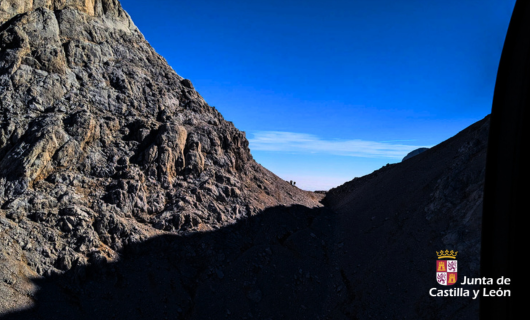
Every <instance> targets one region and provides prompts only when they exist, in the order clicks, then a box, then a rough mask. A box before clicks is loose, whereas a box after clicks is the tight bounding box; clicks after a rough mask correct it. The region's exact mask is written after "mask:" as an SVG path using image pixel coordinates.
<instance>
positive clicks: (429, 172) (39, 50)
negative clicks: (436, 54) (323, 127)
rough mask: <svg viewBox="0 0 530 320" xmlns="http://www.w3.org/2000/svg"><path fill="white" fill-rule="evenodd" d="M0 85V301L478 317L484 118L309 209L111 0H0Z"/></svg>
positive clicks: (42, 308) (120, 313)
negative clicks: (446, 279)
mask: <svg viewBox="0 0 530 320" xmlns="http://www.w3.org/2000/svg"><path fill="white" fill-rule="evenodd" d="M0 103H1V105H0V110H1V112H2V114H1V120H0V316H1V317H2V319H113V318H117V319H149V318H153V319H166V318H167V319H219V318H223V319H224V318H227V319H369V318H373V319H384V318H385V317H387V318H395V319H405V318H407V319H445V318H447V319H449V318H451V319H453V318H465V319H472V318H477V309H478V300H472V299H471V298H456V299H445V298H433V297H430V296H429V294H428V291H429V289H430V288H432V287H437V284H436V280H435V270H434V261H435V260H436V258H437V257H436V253H435V251H438V250H441V249H449V250H455V251H458V252H459V254H458V261H459V268H460V270H459V277H460V276H463V275H465V276H467V277H474V276H478V266H479V260H478V257H479V245H480V224H481V221H480V217H481V206H482V189H483V183H484V168H485V153H486V146H487V135H488V128H489V118H486V119H484V120H482V121H479V122H477V123H476V124H474V125H472V126H470V127H469V128H467V129H465V130H463V131H462V132H460V133H459V134H458V135H456V136H455V137H453V138H451V139H449V140H447V141H445V142H443V143H441V144H440V145H438V146H435V147H433V148H431V149H429V150H427V151H425V152H423V153H421V154H418V155H416V156H414V157H412V158H410V159H408V160H407V161H403V162H402V163H398V164H393V165H388V166H385V167H383V168H381V169H380V170H377V171H375V172H374V173H372V174H370V175H367V176H364V177H361V178H357V179H354V180H352V181H350V182H348V183H346V184H344V185H342V186H340V187H337V188H335V189H332V190H330V191H329V192H328V193H327V195H326V198H325V199H324V201H323V202H324V203H325V205H326V206H325V207H323V206H322V205H321V204H320V203H319V202H318V200H319V199H320V198H321V197H322V195H317V194H313V193H309V192H304V191H301V190H299V189H297V188H296V187H294V186H291V185H290V184H289V183H287V182H285V181H282V180H281V179H279V178H278V177H276V176H275V175H274V174H272V173H270V172H269V171H267V170H266V169H264V168H262V167H261V166H260V165H258V164H256V163H255V161H254V160H253V159H252V156H251V154H250V151H249V149H248V142H247V140H246V139H245V136H244V133H242V132H240V131H238V130H237V129H236V128H235V127H234V126H233V125H232V124H231V123H230V122H227V121H225V120H224V119H223V118H222V116H221V115H220V114H219V113H218V112H217V111H216V110H215V109H214V108H212V107H210V106H208V105H207V104H206V102H205V101H204V100H203V99H202V98H201V96H200V95H199V94H198V93H197V92H196V91H195V90H194V89H193V85H192V84H191V82H190V81H189V80H186V79H183V78H181V77H180V76H178V75H177V74H176V73H175V72H174V71H173V70H172V69H171V68H170V67H169V66H168V65H167V63H166V62H165V61H164V59H163V58H161V57H160V56H159V55H157V54H156V53H155V52H154V50H153V49H152V48H151V47H150V46H149V44H148V43H147V42H146V41H145V39H144V38H143V36H142V35H141V33H140V32H139V31H138V30H137V28H136V27H135V26H134V24H133V23H132V22H131V20H130V18H129V16H128V15H127V13H126V12H125V11H124V10H123V9H122V8H121V6H120V4H119V3H118V2H117V1H116V0H94V1H92V0H47V1H44V0H43V1H38V0H33V1H32V0H7V1H3V0H2V1H0ZM319 197H320V198H319ZM204 231H207V232H204Z"/></svg>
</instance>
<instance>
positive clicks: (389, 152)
mask: <svg viewBox="0 0 530 320" xmlns="http://www.w3.org/2000/svg"><path fill="white" fill-rule="evenodd" d="M249 141H250V150H259V151H279V152H295V153H319V154H331V155H339V156H349V157H364V158H392V159H402V158H403V157H404V156H406V155H407V153H409V152H410V151H412V150H415V149H418V148H421V147H424V146H413V145H406V144H397V143H396V144H394V143H389V142H377V141H366V140H359V139H355V140H324V139H321V138H319V137H317V136H315V135H312V134H306V133H295V132H283V131H258V132H254V137H253V138H252V139H249Z"/></svg>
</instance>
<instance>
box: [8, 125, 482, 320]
mask: <svg viewBox="0 0 530 320" xmlns="http://www.w3.org/2000/svg"><path fill="white" fill-rule="evenodd" d="M488 126H489V119H488V118H486V119H484V120H482V121H480V122H478V123H476V124H474V125H472V126H470V127H469V128H467V129H465V130H464V131H462V132H461V133H459V134H458V135H456V136H455V137H453V138H451V139H449V140H448V141H445V142H443V143H441V144H440V145H438V146H436V147H434V148H432V149H431V150H429V151H427V152H425V153H423V154H421V155H418V156H417V157H414V158H413V159H410V161H407V162H405V163H400V164H395V165H389V166H386V167H383V168H382V169H380V170H378V171H376V172H374V173H372V174H370V175H368V176H365V177H362V178H359V179H354V180H353V181H351V182H348V183H346V184H345V185H343V186H341V187H338V188H336V189H332V190H331V191H330V192H329V193H328V194H327V197H326V202H327V203H328V205H329V206H330V207H331V208H333V209H334V210H335V211H332V210H331V209H330V208H326V207H324V208H313V209H310V208H307V207H303V206H296V205H295V206H291V207H283V206H277V207H271V208H268V209H266V210H265V211H264V212H262V213H261V214H259V215H255V216H251V217H248V218H245V219H243V220H239V221H238V222H237V223H236V224H233V225H229V226H226V227H223V228H220V229H218V230H215V231H210V232H205V233H193V234H190V235H187V236H182V235H180V236H179V235H162V236H159V237H156V238H151V239H149V240H146V241H141V242H136V243H131V244H127V245H125V246H124V247H123V250H122V253H121V254H120V256H119V259H118V260H117V261H115V262H113V261H110V260H109V259H108V258H107V257H106V256H105V255H103V254H101V253H100V252H94V253H93V254H92V255H89V256H88V261H86V262H85V261H83V260H79V261H73V262H71V263H72V267H71V268H70V269H69V270H68V271H66V272H65V273H62V274H53V275H46V276H44V277H40V278H37V279H28V278H25V277H22V276H20V275H18V276H12V277H11V278H6V279H7V280H4V283H6V281H11V282H13V281H16V283H15V284H11V285H10V286H11V287H14V286H18V287H17V288H18V289H17V290H19V291H20V292H22V290H26V291H24V292H27V294H26V297H27V298H26V299H27V300H28V301H29V303H30V304H28V307H29V306H30V305H32V307H31V308H29V309H28V310H21V311H18V312H14V313H11V314H9V315H5V316H4V317H3V318H2V319H63V318H77V319H94V318H105V319H112V318H128V319H145V318H152V319H160V318H162V319H164V318H168V319H370V318H372V319H385V318H391V319H454V318H459V319H477V318H478V303H479V301H478V300H472V298H465V297H460V298H433V297H430V296H429V293H428V292H429V289H430V288H433V287H437V288H442V287H441V286H439V285H438V284H437V283H436V279H435V270H434V264H435V261H436V258H437V257H436V253H435V251H439V250H442V249H449V250H457V251H458V252H459V253H458V261H459V268H460V270H459V277H460V279H459V281H460V280H461V279H462V278H461V277H463V276H464V275H465V276H467V277H477V276H478V266H479V260H478V257H479V244H480V232H479V230H480V214H481V209H480V208H481V205H482V183H483V179H484V166H485V162H484V159H485V158H484V156H485V151H486V142H487V141H486V137H487V133H488ZM0 221H1V222H2V223H3V225H6V226H8V228H10V229H11V230H15V229H16V227H17V225H16V223H15V222H13V221H12V220H8V219H5V218H3V219H0ZM5 248H7V247H5ZM14 248H15V250H16V246H14ZM4 251H5V249H4ZM62 261H64V263H70V262H69V261H68V260H67V259H63V260H62ZM12 266H15V267H17V266H20V268H19V269H20V270H21V271H20V272H21V273H22V272H24V270H23V268H24V266H25V265H24V263H22V262H19V263H18V264H17V262H16V261H14V262H13V264H12ZM10 279H11V280H10ZM13 279H14V280H13ZM37 286H38V288H37ZM468 288H469V287H468Z"/></svg>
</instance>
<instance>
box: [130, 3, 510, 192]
mask: <svg viewBox="0 0 530 320" xmlns="http://www.w3.org/2000/svg"><path fill="white" fill-rule="evenodd" d="M121 3H122V5H123V7H124V9H125V10H126V11H127V12H128V13H129V14H130V15H131V17H132V19H133V21H134V22H135V24H136V25H137V26H138V28H139V29H140V31H141V32H142V33H143V34H144V36H145V38H146V39H147V41H149V43H150V44H151V45H152V46H153V47H154V49H155V50H156V51H157V52H158V53H159V54H160V55H162V56H163V57H164V58H165V59H166V60H167V61H168V63H169V64H170V65H171V66H172V67H173V69H174V70H175V71H176V72H177V73H178V74H179V75H180V76H182V77H184V78H187V79H190V80H191V81H192V83H193V84H194V86H195V88H196V90H197V91H198V92H199V93H200V94H201V95H202V96H203V97H204V99H205V100H206V102H208V104H209V105H211V106H215V107H216V108H217V109H218V110H219V111H220V112H221V114H222V115H223V116H224V118H225V119H226V120H228V121H232V122H233V123H234V124H235V126H236V127H237V128H238V129H240V130H242V131H245V132H246V134H247V138H248V139H249V141H250V149H251V152H252V155H253V157H254V158H255V160H256V161H257V162H258V163H260V164H262V165H263V166H265V167H266V168H267V169H269V170H271V171H272V172H274V173H275V174H277V175H278V176H280V177H281V178H283V179H285V180H294V181H296V184H297V186H298V187H300V188H302V189H305V190H327V189H329V188H332V187H336V186H338V185H340V184H342V183H344V182H346V181H349V180H351V179H353V178H355V177H359V176H363V175H366V174H369V173H371V172H372V171H374V170H377V169H379V168H380V167H382V166H383V165H386V164H387V163H396V162H400V161H401V159H402V158H403V157H404V156H405V155H406V154H407V153H408V152H410V151H412V150H414V149H416V148H419V147H432V146H434V145H436V144H438V143H440V142H442V141H444V140H447V139H448V138H450V137H452V136H454V135H455V134H457V133H458V132H459V131H461V130H463V129H465V128H466V127H467V126H469V125H471V124H472V123H474V122H476V121H478V120H480V119H482V118H484V117H485V116H486V115H487V114H489V113H490V111H491V103H492V98H493V89H494V85H495V78H496V74H497V67H498V62H499V59H500V55H501V51H502V46H503V43H504V37H505V35H506V31H507V28H508V24H509V20H510V17H511V13H512V10H513V7H514V5H515V0H510V1H500V0H485V1H476V0H470V1H466V2H462V1H453V0H451V1H445V2H439V3H432V2H425V1H421V0H409V1H402V2H400V3H396V2H395V1H389V0H374V1H370V2H361V1H331V2H325V3H323V2H317V1H303V2H302V1H281V2H280V1H276V0H274V1H268V2H267V3H247V2H244V1H224V2H222V3H221V2H215V1H204V0H203V1H195V2H186V3H184V2H183V3H174V2H172V1H151V2H149V3H146V2H144V1H138V0H122V1H121Z"/></svg>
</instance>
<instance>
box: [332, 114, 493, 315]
mask: <svg viewBox="0 0 530 320" xmlns="http://www.w3.org/2000/svg"><path fill="white" fill-rule="evenodd" d="M488 132H489V116H487V117H486V118H485V119H483V120H481V121H479V122H477V123H475V124H473V125H471V126H470V127H468V128H466V129H465V130H463V131H462V132H460V133H459V134H457V135H456V136H454V137H452V138H451V139H449V140H447V141H444V142H443V143H440V144H439V145H437V146H435V147H433V148H431V149H429V150H426V151H425V152H423V153H421V154H418V155H416V156H414V157H412V158H410V159H407V161H403V162H402V163H399V164H393V165H387V166H385V167H383V168H381V169H379V170H377V171H375V172H373V173H372V174H369V175H367V176H364V177H361V178H357V179H354V180H352V181H350V182H347V183H345V184H344V185H342V186H340V187H337V188H335V189H332V190H330V191H329V192H328V193H327V195H326V198H325V203H326V204H327V205H328V206H329V207H330V208H331V209H333V210H335V211H336V213H337V216H338V217H339V218H338V221H337V224H336V225H337V228H336V229H335V231H336V234H335V237H336V238H337V239H338V241H340V247H337V248H334V249H332V250H334V251H335V252H336V253H335V254H331V255H334V256H336V257H337V259H338V260H337V264H338V265H340V266H342V268H343V270H344V272H343V276H344V277H345V278H346V279H348V281H349V283H350V285H351V287H352V288H353V290H352V294H353V296H355V299H353V300H352V301H351V304H349V305H348V306H347V307H345V310H346V311H345V312H347V313H348V314H350V315H355V316H357V317H359V318H361V319H366V318H368V317H369V316H372V317H373V318H376V319H384V317H385V316H387V315H393V316H395V317H396V318H400V319H401V318H403V317H408V319H427V318H430V319H441V318H446V317H447V318H452V317H453V318H454V317H456V318H460V319H471V318H475V319H476V318H478V299H477V300H472V298H465V297H459V298H432V297H430V296H429V289H430V288H438V289H447V288H448V287H444V286H441V285H438V283H437V282H436V277H435V276H436V272H435V261H436V260H437V255H436V251H440V250H454V251H458V255H457V260H458V266H459V269H458V280H457V283H458V284H456V285H454V286H452V287H450V288H453V287H461V286H460V284H459V283H460V282H461V280H463V277H464V276H466V277H468V278H473V277H479V276H480V274H479V266H480V230H481V217H482V203H483V202H482V200H483V189H484V179H485V167H486V165H485V164H486V150H487V144H488V143H487V142H488V141H487V140H488ZM471 288H472V287H471V286H465V289H471ZM473 289H477V288H473ZM496 289H498V288H496Z"/></svg>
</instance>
